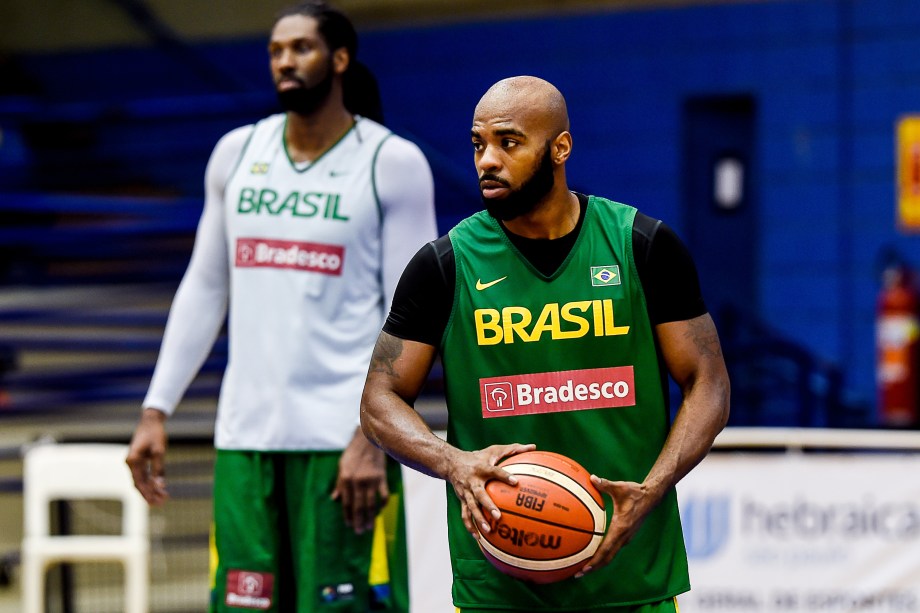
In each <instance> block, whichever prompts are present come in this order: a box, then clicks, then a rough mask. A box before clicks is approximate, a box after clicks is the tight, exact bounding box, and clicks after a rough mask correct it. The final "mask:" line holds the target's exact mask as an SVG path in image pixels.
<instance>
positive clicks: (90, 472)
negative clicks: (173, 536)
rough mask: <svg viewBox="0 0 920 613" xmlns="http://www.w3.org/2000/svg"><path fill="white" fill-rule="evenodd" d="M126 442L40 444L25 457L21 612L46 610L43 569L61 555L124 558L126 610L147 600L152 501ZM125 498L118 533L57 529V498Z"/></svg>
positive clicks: (141, 607)
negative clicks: (53, 509) (136, 476)
mask: <svg viewBox="0 0 920 613" xmlns="http://www.w3.org/2000/svg"><path fill="white" fill-rule="evenodd" d="M127 454H128V448H127V446H125V445H111V444H61V445H39V446H36V447H33V448H31V449H29V450H28V451H27V452H26V454H25V458H24V460H23V501H24V502H23V504H24V514H23V515H24V520H23V523H24V536H23V541H22V605H23V613H44V611H45V574H46V570H47V569H48V567H49V566H50V565H52V564H54V563H59V562H87V561H116V562H121V563H122V564H123V566H124V569H125V573H124V577H125V612H126V613H146V612H147V611H148V602H149V590H150V585H149V566H150V538H149V529H148V525H149V509H148V507H147V502H146V501H145V500H144V498H143V497H142V496H141V495H140V493H139V492H138V491H137V490H136V489H135V488H134V484H133V482H132V480H131V471H130V470H129V469H128V466H127V465H126V464H125V457H127ZM81 499H83V500H87V499H89V500H120V501H121V503H122V531H121V534H117V535H60V536H59V535H52V534H51V529H50V528H51V526H50V523H51V522H50V513H49V507H50V503H51V502H52V501H54V500H81Z"/></svg>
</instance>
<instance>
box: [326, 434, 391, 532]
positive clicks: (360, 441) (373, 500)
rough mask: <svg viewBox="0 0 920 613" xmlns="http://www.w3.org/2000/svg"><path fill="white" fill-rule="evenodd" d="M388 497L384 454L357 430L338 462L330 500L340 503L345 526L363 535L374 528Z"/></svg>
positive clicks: (388, 489)
mask: <svg viewBox="0 0 920 613" xmlns="http://www.w3.org/2000/svg"><path fill="white" fill-rule="evenodd" d="M389 497H390V488H389V486H388V485H387V472H386V454H385V453H384V452H383V451H381V450H380V449H378V448H377V447H375V446H374V445H372V444H371V443H370V442H369V441H368V440H367V438H365V436H364V434H363V433H362V432H361V430H360V429H359V430H358V431H357V432H356V433H355V436H354V438H352V439H351V442H350V443H349V444H348V447H346V448H345V451H344V452H342V457H341V458H340V459H339V476H338V479H337V480H336V482H335V489H334V490H333V491H332V499H333V500H339V501H341V503H342V515H343V517H344V519H345V524H346V525H348V526H350V527H351V528H352V529H354V531H355V534H362V533H364V532H365V531H367V530H372V529H373V528H374V521H375V519H376V518H377V513H378V512H379V511H380V509H381V508H383V506H384V505H385V504H386V502H387V499H388V498H389Z"/></svg>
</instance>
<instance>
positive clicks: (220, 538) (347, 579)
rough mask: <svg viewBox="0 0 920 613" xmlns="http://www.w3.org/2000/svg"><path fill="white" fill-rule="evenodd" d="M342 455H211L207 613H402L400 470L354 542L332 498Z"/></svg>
mask: <svg viewBox="0 0 920 613" xmlns="http://www.w3.org/2000/svg"><path fill="white" fill-rule="evenodd" d="M340 456H341V454H340V453H339V452H315V453H280V452H279V453H267V452H249V451H226V450H218V451H217V459H216V462H215V467H214V525H213V534H212V542H213V545H214V547H213V548H212V559H211V606H210V611H211V612H212V613H218V612H239V611H275V612H289V611H297V613H310V612H313V611H316V612H322V611H329V612H333V611H335V612H340V611H348V612H355V613H365V612H367V611H393V612H406V611H408V610H409V605H408V603H409V587H408V565H407V558H406V539H405V514H404V513H403V496H402V482H401V479H400V472H399V470H400V469H399V464H397V463H396V462H394V461H392V460H390V459H389V458H388V465H387V473H388V481H389V487H390V500H389V502H388V504H387V506H386V508H384V509H383V511H381V513H380V515H379V516H378V517H377V522H376V527H375V529H374V530H373V531H372V532H367V533H364V534H361V535H356V534H355V533H354V531H353V530H352V529H351V528H349V527H347V526H346V525H345V522H344V520H343V518H342V509H341V505H340V504H339V502H338V501H334V500H332V499H331V498H330V496H331V495H332V491H333V489H334V488H335V482H336V478H337V475H338V463H339V457H340Z"/></svg>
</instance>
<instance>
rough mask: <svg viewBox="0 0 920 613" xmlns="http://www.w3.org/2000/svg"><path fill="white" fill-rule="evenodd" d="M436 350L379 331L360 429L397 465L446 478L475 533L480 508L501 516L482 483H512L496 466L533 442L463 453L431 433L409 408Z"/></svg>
mask: <svg viewBox="0 0 920 613" xmlns="http://www.w3.org/2000/svg"><path fill="white" fill-rule="evenodd" d="M435 354H436V350H435V348H434V347H432V346H431V345H426V344H424V343H418V342H415V341H407V340H402V339H400V338H397V337H395V336H393V335H391V334H387V333H386V332H381V333H380V337H379V338H378V339H377V346H376V347H375V348H374V355H373V357H371V365H370V369H369V371H368V373H367V382H366V383H365V385H364V394H363V396H362V398H361V428H362V429H363V430H364V434H365V435H366V436H367V438H368V439H369V440H370V441H371V442H372V443H374V444H375V445H377V446H378V447H380V448H381V449H383V450H384V451H386V452H387V453H388V454H390V455H391V456H393V457H394V458H396V459H397V460H399V461H400V462H401V463H402V464H405V465H406V466H409V467H411V468H414V469H415V470H417V471H419V472H423V473H425V474H426V475H430V476H432V477H437V478H439V479H444V480H446V481H450V483H451V485H452V486H453V488H454V492H455V493H456V494H457V497H458V498H459V499H460V502H461V504H462V507H461V508H462V516H463V523H464V524H465V525H466V529H467V530H468V531H469V532H470V534H472V535H473V536H478V534H479V531H482V532H488V531H489V523H488V522H487V521H486V519H485V516H484V515H483V512H484V511H485V512H486V513H490V514H492V515H493V516H494V517H496V518H497V517H500V516H501V514H500V513H499V511H498V508H497V507H496V506H495V503H493V502H492V500H491V498H489V496H488V495H487V494H486V491H485V483H486V481H488V480H489V479H501V480H502V481H505V482H506V483H511V484H514V483H515V480H514V478H513V477H512V476H511V475H510V474H508V473H507V472H506V471H505V470H503V469H501V468H498V467H497V466H496V464H498V463H499V462H500V461H501V460H502V459H503V458H505V457H506V456H509V455H512V454H515V453H520V452H521V451H529V450H531V449H533V445H520V444H517V443H515V444H511V445H492V446H491V447H487V448H485V449H480V450H478V451H462V450H460V449H457V448H456V447H454V446H453V445H450V444H448V443H447V442H446V441H444V440H443V439H441V438H440V437H438V436H437V435H435V434H434V433H433V432H432V431H431V429H430V428H428V425H427V424H426V423H425V421H424V420H423V419H422V418H421V416H419V414H418V413H417V412H416V411H415V409H414V408H413V407H412V405H413V404H414V403H415V399H416V398H417V397H418V394H419V392H420V391H421V389H422V385H424V383H425V379H426V378H427V376H428V372H429V371H430V370H431V365H432V363H433V362H434V358H435ZM477 526H478V527H479V529H478V530H477V529H476V527H477Z"/></svg>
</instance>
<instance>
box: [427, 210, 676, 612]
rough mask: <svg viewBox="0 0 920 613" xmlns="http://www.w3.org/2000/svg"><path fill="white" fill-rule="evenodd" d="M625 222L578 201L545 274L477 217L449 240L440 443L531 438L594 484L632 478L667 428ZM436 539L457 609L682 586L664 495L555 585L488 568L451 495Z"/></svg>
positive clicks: (570, 605)
mask: <svg viewBox="0 0 920 613" xmlns="http://www.w3.org/2000/svg"><path fill="white" fill-rule="evenodd" d="M635 215H636V209H634V208H632V207H629V206H626V205H623V204H619V203H615V202H611V201H609V200H604V199H602V198H597V197H594V196H592V197H590V198H589V199H588V206H587V209H586V212H585V219H584V222H583V225H582V228H581V231H580V233H579V236H578V238H577V240H576V242H575V244H574V246H573V247H572V250H571V253H570V254H569V255H568V257H567V258H566V260H565V261H564V262H563V263H562V265H561V266H560V267H559V269H558V270H557V271H556V272H555V273H554V274H553V275H552V276H549V277H547V276H546V275H543V274H541V273H540V272H539V271H538V270H536V269H535V268H534V267H533V266H532V265H531V264H530V263H529V262H528V261H527V260H526V259H525V258H524V257H523V256H522V255H521V253H520V252H519V251H518V250H517V249H516V248H515V247H514V246H513V245H512V243H511V242H510V241H509V240H508V237H507V236H506V235H505V233H504V232H503V231H502V229H501V227H500V226H499V225H498V223H497V222H496V221H495V220H494V219H493V218H492V217H491V216H489V215H488V213H485V212H481V213H478V214H476V215H473V216H472V217H469V218H467V219H465V220H464V221H462V222H460V223H459V224H458V225H457V226H456V227H455V228H453V229H452V230H451V231H450V240H451V244H452V245H453V249H454V256H455V259H456V267H457V285H456V290H455V298H454V304H453V309H452V312H451V317H450V321H449V323H448V325H447V329H446V330H445V333H444V337H443V339H442V348H441V349H442V355H443V356H444V369H445V382H446V393H447V404H448V409H449V425H448V440H449V442H450V443H451V444H453V445H455V446H457V447H459V448H460V449H465V450H475V449H481V448H483V447H487V446H488V445H492V444H499V443H500V444H505V443H515V442H519V443H535V444H536V446H537V449H540V450H544V451H555V452H557V453H562V454H564V455H567V456H569V457H571V458H572V459H574V460H575V461H577V462H579V463H580V464H581V465H582V466H584V467H585V468H586V469H588V471H589V472H592V473H594V474H597V475H599V476H601V477H605V478H607V479H611V480H623V481H636V482H642V481H643V479H644V478H645V476H646V475H647V474H648V471H649V470H650V469H651V467H652V465H653V464H654V462H655V460H656V459H657V457H658V454H659V452H660V451H661V448H662V446H663V445H664V441H665V438H666V437H667V434H668V429H669V419H668V415H667V405H666V402H665V394H666V388H665V385H666V378H665V377H663V372H662V365H661V363H660V362H659V359H658V354H657V351H656V345H655V339H654V336H653V332H652V327H651V323H650V321H649V318H648V313H647V309H646V304H645V295H644V293H643V291H642V286H641V283H640V281H639V277H638V273H637V272H636V266H635V262H634V261H633V247H632V226H633V219H634V218H635ZM605 499H606V504H607V513H608V518H609V515H610V513H612V503H611V501H610V499H609V497H607V496H605ZM448 532H449V538H450V548H451V558H452V563H453V575H454V584H453V596H454V604H455V605H457V606H458V607H461V608H462V607H496V608H501V607H503V606H509V605H513V606H514V607H515V608H518V609H526V610H530V611H562V610H570V609H579V608H582V609H583V608H597V607H604V606H608V605H609V606H614V605H620V606H621V605H625V604H634V603H636V604H638V603H645V602H655V601H660V600H663V599H665V598H668V597H671V596H674V595H676V594H679V593H681V592H685V591H687V590H689V589H690V585H689V578H688V572H687V558H686V552H685V550H684V542H683V535H682V532H681V527H680V517H679V515H678V511H677V496H676V494H675V492H674V491H673V490H672V491H671V492H670V493H669V494H668V495H667V496H666V497H665V498H664V500H663V501H662V503H661V504H660V505H659V506H658V507H657V508H656V509H655V510H654V511H652V513H650V514H649V516H648V517H647V518H646V520H645V523H644V524H643V526H642V528H641V530H640V531H639V532H638V533H637V534H636V536H635V537H634V538H633V540H632V541H631V542H630V543H629V544H628V545H627V546H626V547H624V548H623V549H622V550H621V551H620V553H619V554H618V555H617V556H616V558H614V560H613V562H611V564H609V565H608V566H606V567H604V568H603V569H600V570H597V571H594V572H592V573H589V574H588V575H586V576H585V577H583V578H581V579H569V580H567V581H563V582H561V583H556V584H549V585H536V584H531V583H525V582H522V581H518V580H516V579H512V578H510V577H508V576H506V575H504V574H503V573H501V572H499V571H498V570H496V569H495V568H493V567H492V566H491V564H489V562H488V561H486V559H485V558H484V557H483V554H482V553H481V552H480V551H479V547H478V546H477V544H476V542H475V540H474V539H473V538H471V537H470V535H469V534H468V533H467V532H466V530H465V529H464V527H463V523H462V521H461V519H460V504H459V501H458V500H457V498H456V496H454V495H453V493H452V491H451V490H450V488H449V487H448Z"/></svg>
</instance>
